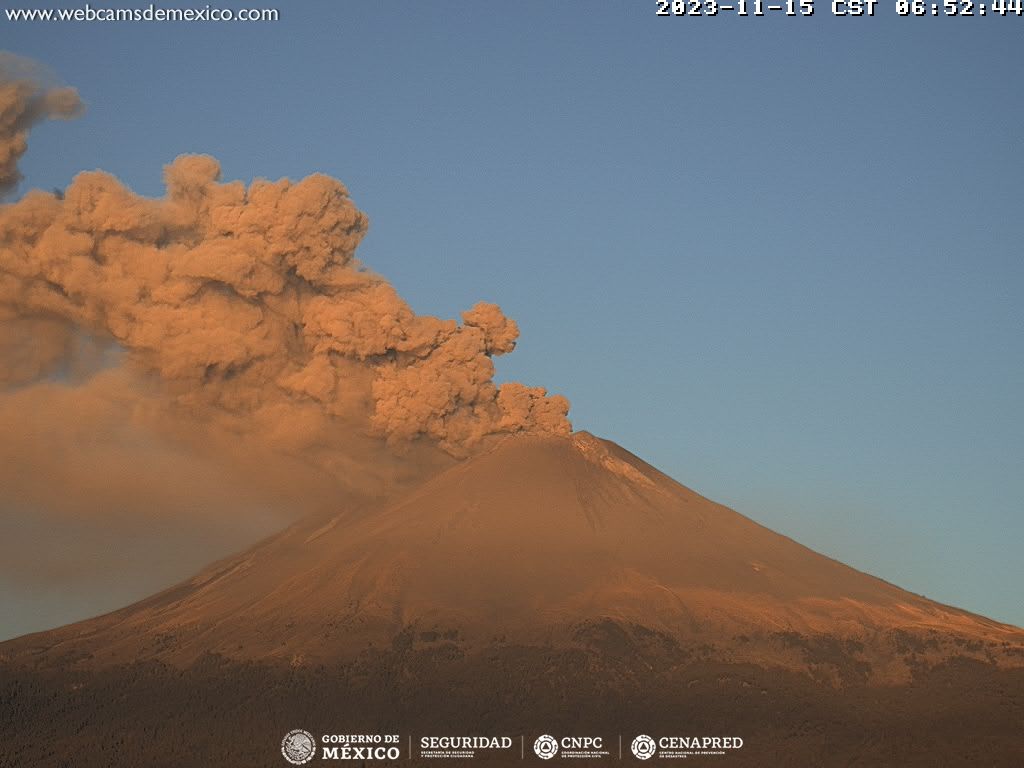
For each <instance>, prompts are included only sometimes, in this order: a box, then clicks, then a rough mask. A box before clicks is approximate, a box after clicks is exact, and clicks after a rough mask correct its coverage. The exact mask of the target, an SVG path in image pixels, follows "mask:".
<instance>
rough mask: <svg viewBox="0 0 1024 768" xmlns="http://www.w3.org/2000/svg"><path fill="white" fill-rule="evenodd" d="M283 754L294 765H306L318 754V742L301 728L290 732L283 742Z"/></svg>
mask: <svg viewBox="0 0 1024 768" xmlns="http://www.w3.org/2000/svg"><path fill="white" fill-rule="evenodd" d="M281 754H282V755H284V759H285V760H287V761H288V762H289V763H291V764H292V765H305V764H306V763H308V762H309V761H310V760H312V759H313V756H314V755H315V754H316V740H315V739H314V738H313V734H312V733H310V732H309V731H304V730H302V729H301V728H296V729H295V730H292V731H288V733H287V734H286V735H285V737H284V739H282V740H281Z"/></svg>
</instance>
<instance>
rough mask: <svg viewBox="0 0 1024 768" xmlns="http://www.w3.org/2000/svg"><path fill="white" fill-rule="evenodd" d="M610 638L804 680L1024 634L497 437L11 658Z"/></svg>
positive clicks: (289, 652)
mask: <svg viewBox="0 0 1024 768" xmlns="http://www.w3.org/2000/svg"><path fill="white" fill-rule="evenodd" d="M595 628H599V629H595ZM610 628H616V629H614V630H612V629H610ZM607 631H613V632H614V633H618V634H622V633H625V635H624V636H627V637H631V638H633V640H636V639H637V638H639V637H646V638H650V637H656V638H660V640H659V641H658V642H660V643H663V644H666V647H674V648H686V647H694V646H700V647H704V648H713V649H714V652H715V653H716V654H718V655H720V656H722V657H725V658H728V659H729V660H732V661H748V660H752V661H757V662H758V663H766V662H771V663H776V664H783V665H787V666H796V667H801V666H804V665H805V664H806V658H805V656H806V652H807V651H806V647H805V646H807V643H811V645H814V644H815V643H819V644H820V643H821V642H825V643H826V646H827V647H832V646H831V645H829V644H830V643H840V644H842V647H844V648H846V649H847V650H850V649H854V650H853V651H850V652H854V651H855V652H856V653H857V654H858V658H859V659H860V660H861V662H862V663H864V664H872V665H874V667H875V668H876V669H877V670H880V671H881V672H880V674H885V675H893V674H895V675H897V676H898V675H899V674H901V670H902V672H905V671H906V669H905V664H904V661H905V659H904V657H905V655H906V653H905V652H904V651H899V652H898V650H897V646H900V644H902V645H904V646H906V645H908V644H909V646H912V647H913V648H919V649H920V653H922V654H930V655H931V656H933V657H935V658H942V657H944V656H947V655H950V654H952V653H953V652H954V651H955V652H957V653H960V652H963V651H964V650H965V649H968V650H970V649H973V652H974V653H975V655H977V656H978V657H979V658H985V659H987V660H990V661H993V662H997V663H1008V664H1013V663H1018V664H1019V663H1020V662H1021V661H1022V658H1021V656H1022V655H1024V650H1022V649H1024V633H1022V632H1021V631H1020V630H1018V629H1016V628H1014V627H1009V626H1006V625H1002V624H999V623H997V622H993V621H990V620H987V619H984V618H981V617H978V616H974V615H972V614H969V613H966V612H964V611H960V610H957V609H954V608H949V607H947V606H943V605H939V604H937V603H934V602H931V601H929V600H926V599H924V598H922V597H919V596H917V595H913V594H910V593H908V592H905V591H903V590H901V589H898V588H897V587H895V586H893V585H891V584H888V583H886V582H884V581H881V580H879V579H876V578H874V577H872V576H868V575H866V574H863V573H860V572H858V571H856V570H854V569H852V568H849V567H847V566H845V565H843V564H841V563H838V562H836V561H834V560H831V559H829V558H827V557H824V556H822V555H819V554H817V553H815V552H813V551H811V550H809V549H807V548H806V547H803V546H801V545H799V544H797V543H796V542H794V541H792V540H791V539H788V538H786V537H784V536H780V535H779V534H776V533H774V532H772V531H770V530H768V529H766V528H764V527H762V526H760V525H758V524H756V523H754V522H752V521H751V520H749V519H747V518H745V517H743V516H742V515H739V514H737V513H736V512H734V511H732V510H730V509H728V508H726V507H723V506H721V505H718V504H715V503H713V502H711V501H708V500H707V499H705V498H703V497H702V496H700V495H698V494H696V493H694V492H693V491H691V490H689V489H687V488H685V487H683V486H682V485H679V484H678V483H676V482H675V481H673V480H671V479H670V478H668V477H667V476H665V475H663V474H662V473H660V472H658V471H657V470H656V469H654V468H653V467H651V466H650V465H648V464H646V463H644V462H643V461H641V460H640V459H638V458H637V457H635V456H633V455H632V454H630V453H629V452H627V451H625V450H623V449H622V448H620V447H619V446H617V445H615V444H614V443H611V442H608V441H604V440H600V439H598V438H596V437H594V436H592V435H590V434H587V433H576V434H573V435H571V436H568V437H536V436H511V437H505V438H502V439H500V440H499V441H498V442H497V443H496V444H494V445H493V446H492V447H491V448H490V449H489V450H486V451H484V452H481V453H479V454H477V455H475V456H473V457H472V458H469V459H467V460H465V461H463V462H461V463H459V464H456V465H455V466H453V467H451V468H450V469H447V470H445V471H443V472H441V473H439V474H437V475H435V476H434V477H433V478H431V479H430V480H428V481H427V482H425V483H423V484H422V485H420V486H418V487H416V488H415V489H413V490H412V491H410V492H407V493H405V494H403V495H401V496H399V497H397V498H395V499H392V500H390V501H385V502H379V503H376V504H371V505H366V506H364V507H361V508H352V509H346V510H342V511H341V512H339V513H338V514H337V515H335V516H333V517H331V518H329V519H324V518H322V517H321V518H311V519H308V520H305V521H302V522H300V523H298V524H296V525H294V526H292V527H291V528H289V529H287V530H285V531H283V532H281V533H280V534H278V535H276V536H274V537H272V538H270V539H268V540H266V541H264V542H262V543H260V544H259V545H257V546H255V547H253V548H252V549H251V550H249V551H247V552H245V553H242V554H240V555H238V556H236V557H232V558H228V559H226V560H224V561H222V562H220V563H217V564H215V565H213V566H211V567H210V568H208V569H206V570H205V571H204V572H202V573H200V574H199V575H198V576H196V577H195V578H193V579H191V580H190V581H188V582H185V583H183V584H181V585H179V586H177V587H174V588H171V589H169V590H166V591H165V592H163V593H160V594H158V595H155V596H154V597H152V598H149V599H148V600H144V601H142V602H140V603H137V604H135V605H133V606H129V607H128V608H125V609H123V610H121V611H118V612H116V613H113V614H109V615H107V616H102V617H99V618H97V619H93V620H90V621H86V622H82V623H80V624H75V625H71V626H69V627H64V628H62V629H59V630H55V631H53V632H49V633H41V634H39V635H33V636H28V637H26V638H22V639H20V640H17V641H12V643H8V644H6V646H2V647H0V648H2V649H4V650H6V651H7V652H8V653H15V654H21V653H24V652H26V651H29V650H31V651H34V652H39V653H41V654H42V656H41V658H55V657H59V658H63V659H65V660H69V661H70V660H84V659H91V660H92V662H93V663H97V662H99V663H112V662H117V661H120V660H125V659H137V658H158V659H163V660H165V661H170V662H173V663H182V664H185V663H189V662H190V661H192V660H195V659H198V658H200V657H202V656H203V655H204V654H206V653H210V652H214V653H218V654H221V655H223V656H228V657H235V658H243V659H284V660H289V661H292V662H294V663H303V662H307V661H314V660H319V661H331V660H345V659H351V658H354V657H356V656H357V655H359V654H361V653H363V652H364V651H366V650H367V649H373V648H392V647H394V644H395V643H396V642H406V640H402V639H401V638H426V639H427V640H424V642H433V641H435V640H437V639H441V640H443V641H444V642H449V643H453V644H455V645H457V646H458V647H460V648H461V649H462V650H463V651H469V650H471V649H477V650H480V649H482V648H486V647H488V646H490V645H493V644H494V643H500V644H508V643H518V644H523V645H529V646H558V647H567V646H568V647H573V646H579V645H580V644H583V645H586V644H587V643H589V642H592V641H593V638H594V633H595V632H607ZM822 638H825V640H822ZM801 648H803V650H800V649H801ZM915 652H916V651H915ZM901 653H902V654H903V656H900V654H901ZM897 656H899V657H900V659H901V660H898V661H896V662H893V661H892V658H894V657H897Z"/></svg>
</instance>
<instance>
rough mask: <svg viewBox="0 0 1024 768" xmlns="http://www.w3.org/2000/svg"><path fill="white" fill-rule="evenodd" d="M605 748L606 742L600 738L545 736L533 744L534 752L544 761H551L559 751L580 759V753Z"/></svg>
mask: <svg viewBox="0 0 1024 768" xmlns="http://www.w3.org/2000/svg"><path fill="white" fill-rule="evenodd" d="M603 747H604V742H603V740H602V737H600V736H563V737H562V738H561V739H556V738H555V737H554V736H550V735H548V734H544V735H543V736H540V737H538V739H537V740H536V741H535V742H533V751H534V752H535V753H536V754H537V757H539V758H540V759H542V760H550V759H551V758H552V757H554V756H555V755H557V754H558V752H559V750H561V751H562V752H566V753H570V754H568V756H569V757H578V756H579V755H578V753H580V752H593V751H595V750H600V749H602V748H603Z"/></svg>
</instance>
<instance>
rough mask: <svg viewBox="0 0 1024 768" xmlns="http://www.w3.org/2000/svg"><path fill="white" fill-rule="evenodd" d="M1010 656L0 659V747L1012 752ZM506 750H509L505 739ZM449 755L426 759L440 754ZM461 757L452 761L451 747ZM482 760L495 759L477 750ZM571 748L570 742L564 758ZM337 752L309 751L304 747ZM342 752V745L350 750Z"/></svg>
mask: <svg viewBox="0 0 1024 768" xmlns="http://www.w3.org/2000/svg"><path fill="white" fill-rule="evenodd" d="M1022 723H1024V670H1022V669H1013V670H1000V669H997V668H996V667H994V666H992V665H989V664H986V663H984V662H980V661H977V660H969V659H956V658H954V659H952V660H949V661H947V662H944V663H942V664H940V665H938V666H935V667H931V668H927V667H925V666H923V665H922V666H921V667H920V668H918V669H917V671H916V672H915V675H914V679H913V680H912V682H910V683H909V684H906V685H901V686H882V687H879V686H865V685H861V684H856V683H854V684H850V685H845V686H843V687H841V688H835V687H833V686H832V685H829V684H826V683H821V682H815V681H813V680H812V679H810V678H809V677H808V676H807V675H805V674H799V673H795V672H788V671H782V670H779V669H764V668H761V667H757V666H754V665H742V664H724V663H718V662H715V661H713V660H711V659H707V658H703V659H702V658H701V654H700V653H699V652H695V653H692V654H689V655H688V657H687V658H686V659H685V660H682V659H677V660H675V661H673V660H671V659H666V658H661V659H658V658H655V657H652V656H650V655H648V656H644V655H633V656H630V657H625V656H623V657H618V658H615V657H610V656H609V655H608V654H604V653H599V652H595V651H593V650H587V649H577V650H564V649H563V650H555V649H544V648H529V647H516V646H495V647H493V648H491V649H489V650H487V651H485V652H483V653H474V654H472V655H465V654H462V653H461V652H460V651H459V650H458V648H457V646H456V645H454V644H448V643H444V642H440V643H438V644H436V645H434V646H433V647H430V648H419V649H415V648H414V649H402V648H395V649H394V650H393V651H390V652H388V653H367V654H364V655H363V656H362V657H361V658H360V659H359V660H358V661H357V662H356V663H353V664H349V665H346V666H343V667H310V666H299V667H289V666H286V665H280V666H274V665H271V664H266V663H238V662H234V661H229V660H226V659H224V658H222V657H217V656H208V657H206V658H204V659H203V660H201V661H200V662H199V663H197V664H195V665H193V666H192V667H190V668H188V669H184V670H182V669H176V668H173V667H170V666H166V665H164V664H162V663H160V662H154V661H150V662H142V663H137V664H132V665H126V666H120V667H112V668H105V669H93V670H85V669H64V670H58V669H52V668H49V669H42V670H30V669H28V668H26V667H23V666H14V665H2V666H0V765H3V766H18V768H21V767H22V766H24V767H26V768H33V767H34V766H47V767H49V766H53V767H54V768H61V767H63V766H68V767H69V768H70V767H72V766H73V767H74V768H92V767H93V766H95V767H96V768H99V767H100V766H102V767H103V768H108V767H110V766H131V767H132V768H137V767H138V766H147V767H148V768H158V767H160V766H168V767H169V766H174V767H175V768H182V767H183V766H196V767H197V768H198V767H200V766H223V768H243V767H244V768H258V767H261V766H270V767H276V768H280V766H283V765H286V763H285V762H284V760H283V759H282V757H281V754H280V743H281V739H282V737H283V735H284V734H285V733H286V732H287V731H289V730H291V729H293V728H304V729H306V730H308V731H310V732H311V733H313V734H315V735H316V736H317V737H318V738H319V735H320V734H325V733H327V734H333V733H395V734H400V735H401V737H402V747H403V749H402V759H401V763H402V764H405V765H415V764H417V763H418V762H420V761H417V760H409V759H407V757H406V745H407V738H408V736H410V735H411V736H412V737H413V739H414V740H415V739H416V738H418V737H419V736H422V735H510V736H515V737H516V740H517V742H518V736H519V735H520V734H522V735H524V736H525V737H526V744H527V746H526V760H525V763H533V764H541V761H540V760H538V759H537V758H535V757H534V756H533V755H532V753H531V750H530V745H531V744H532V741H533V739H534V738H536V737H537V736H538V735H540V734H542V733H552V734H556V735H559V736H564V735H603V736H604V737H605V739H606V745H608V744H610V745H611V746H612V750H611V751H612V757H611V758H610V759H605V760H604V762H605V763H619V761H618V759H617V758H618V755H617V752H618V735H619V734H621V735H622V737H623V743H624V744H625V745H627V746H626V747H625V750H624V755H623V761H622V763H632V764H640V763H639V761H637V760H635V759H633V757H632V755H631V754H630V753H629V751H628V744H629V740H630V739H632V738H633V736H635V735H637V734H639V733H647V734H652V735H655V736H667V735H682V736H699V735H719V736H726V735H727V736H740V737H741V738H742V739H743V740H744V746H743V748H742V749H740V750H738V751H734V752H732V753H730V754H726V755H723V756H715V757H692V758H690V759H688V760H687V762H686V763H685V765H690V766H692V765H695V764H710V765H716V766H723V767H724V766H768V765H771V766H811V765H813V766H857V765H863V766H929V767H932V766H939V765H941V766H960V765H963V766H979V765H984V766H1007V767H1008V768H1009V767H1010V766H1014V767H1017V766H1021V765H1024V732H1022V730H1021V727H1022V726H1021V724H1022ZM514 751H515V752H516V754H515V756H514V757H515V759H514V760H512V761H511V763H514V764H517V765H523V764H525V763H523V762H521V761H520V759H519V754H518V750H514ZM446 762H450V761H441V760H424V761H422V763H424V764H430V765H434V766H439V765H442V764H445V763H446ZM463 762H465V761H463ZM472 762H474V763H475V762H485V763H486V764H488V765H497V764H499V763H500V762H506V763H508V762H510V761H509V759H508V757H507V756H506V757H505V758H504V759H503V760H495V759H493V758H492V759H490V760H488V759H478V760H475V761H472ZM585 762H586V761H582V760H574V761H573V764H580V763H585ZM311 764H312V765H318V764H338V763H334V762H333V761H321V760H320V756H319V754H318V756H317V758H316V759H315V760H314V761H313V762H312V763H311ZM348 764H352V763H348Z"/></svg>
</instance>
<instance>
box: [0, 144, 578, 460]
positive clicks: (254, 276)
mask: <svg viewBox="0 0 1024 768" xmlns="http://www.w3.org/2000/svg"><path fill="white" fill-rule="evenodd" d="M164 175H165V180H166V186H167V194H166V197H164V198H162V199H158V200H152V199H147V198H142V197H139V196H137V195H135V194H134V193H132V192H131V191H130V190H128V189H126V188H125V187H124V186H122V185H121V184H120V183H119V182H118V181H117V180H116V179H115V178H113V177H112V176H110V175H108V174H105V173H100V172H90V173H83V174H80V175H79V176H78V177H76V178H75V180H74V181H73V182H72V184H71V185H70V186H68V188H67V189H66V190H65V192H64V197H63V199H58V198H57V197H56V196H54V195H52V194H44V193H40V192H32V193H29V194H28V195H26V197H25V198H24V199H23V200H21V201H20V202H18V203H15V204H13V205H9V206H6V207H4V208H3V209H2V211H0V248H2V256H0V311H2V312H3V313H4V315H6V316H7V317H8V318H9V320H10V322H8V323H7V325H8V326H9V330H8V332H7V334H6V342H7V343H6V345H5V348H7V349H9V350H10V351H9V352H8V353H7V354H9V355H10V356H11V358H12V360H15V361H16V364H12V365H11V366H10V367H8V368H7V369H6V370H7V373H6V375H7V376H8V377H10V378H14V379H16V380H20V381H22V382H24V381H26V380H31V379H32V378H33V377H37V376H38V375H39V374H41V373H43V372H46V371H52V370H54V369H56V368H59V367H60V366H61V365H63V364H64V363H65V361H66V360H67V357H68V354H69V346H71V345H72V342H73V341H74V338H75V336H76V334H79V333H81V332H82V331H84V332H86V333H87V334H89V335H90V336H91V337H98V338H109V339H111V340H112V341H113V342H116V344H117V345H118V346H119V347H120V348H122V349H123V350H125V351H126V352H127V353H128V355H129V357H130V362H131V364H132V365H134V366H136V367H139V368H141V369H142V370H144V371H145V372H148V373H152V374H154V375H155V376H157V377H158V378H159V379H160V380H161V381H163V382H165V383H166V384H167V386H168V387H169V391H170V392H173V393H174V400H175V401H176V402H177V403H179V404H186V405H195V406H196V407H200V408H205V407H210V406H216V407H217V408H219V409H221V410H223V412H224V413H225V414H230V415H234V416H244V417H245V419H246V420H247V421H248V422H249V423H250V424H251V425H253V426H254V427H256V428H264V429H266V430H268V432H272V431H275V430H286V431H291V430H293V429H295V428H296V427H297V425H299V424H301V425H303V426H305V427H307V429H306V430H305V432H306V434H305V438H308V439H314V438H315V436H316V434H317V433H318V432H320V431H330V430H332V429H348V430H352V429H360V428H362V427H365V428H367V429H368V430H369V431H370V432H373V433H376V434H379V435H381V436H382V437H384V438H386V439H387V440H388V441H389V443H390V444H392V445H393V446H397V447H401V446H403V445H406V444H408V443H409V442H410V441H412V440H414V439H415V438H419V437H425V438H428V439H430V440H434V441H436V442H437V443H438V444H439V445H441V446H442V447H443V448H445V449H446V450H448V451H450V452H453V453H457V454H462V453H465V452H466V451H467V450H469V449H471V448H472V447H473V446H474V445H476V444H477V443H479V441H480V440H481V439H482V438H483V437H484V436H486V435H488V434H493V433H498V432H520V431H527V432H549V433H565V432H568V430H569V425H568V422H567V421H566V413H567V411H568V403H567V402H566V401H565V400H564V399H563V398H559V397H553V398H549V397H547V396H546V395H545V392H544V391H543V390H542V389H539V388H528V387H524V386H522V385H519V384H514V383H513V384H506V385H505V386H503V387H501V388H500V389H499V388H498V387H497V386H496V385H495V384H494V383H493V381H492V378H493V375H494V366H493V364H492V362H491V357H492V356H493V355H499V354H504V353H506V352H509V351H511V350H512V349H513V347H514V346H515V339H516V337H517V335H518V329H517V328H516V325H515V323H514V322H513V321H511V320H509V319H508V318H506V317H505V316H504V315H503V314H502V312H501V310H500V309H499V308H498V307H496V306H495V305H493V304H485V303H480V304H477V305H476V306H475V307H473V308H472V309H470V310H469V311H468V312H465V313H464V314H463V317H462V320H463V322H462V324H461V325H460V324H457V323H456V322H454V321H451V320H440V319H438V318H435V317H424V316H417V315H416V314H415V313H413V311H412V310H411V309H410V308H409V306H408V305H407V304H406V303H405V302H404V301H403V300H402V299H401V297H400V296H399V295H398V294H397V293H396V292H395V290H394V288H392V286H391V285H390V284H389V283H387V282H386V281H385V280H383V279H382V278H380V277H378V276H376V275H374V274H371V273H370V272H367V271H365V270H364V269H362V268H361V267H360V265H359V264H358V262H357V261H356V260H355V257H354V254H355V250H356V246H357V245H358V244H359V241H360V239H361V238H362V237H363V235H364V233H365V232H366V227H367V221H366V217H365V216H364V215H363V214H362V213H361V212H360V211H358V210H357V209H356V208H355V206H354V205H353V204H352V202H351V200H350V199H349V196H348V193H347V192H346V190H345V187H344V186H342V185H341V184H340V183H339V182H337V181H334V180H333V179H330V178H328V177H326V176H320V175H315V176H311V177H309V178H307V179H304V180H302V181H300V182H298V183H292V182H289V181H278V182H268V181H256V182H254V183H253V184H252V185H251V186H249V187H248V188H246V187H245V186H244V185H242V184H241V183H237V182H236V183H228V184H221V183H219V182H218V177H219V175H220V169H219V167H218V165H217V162H216V161H215V160H213V159H212V158H210V157H205V156H183V157H180V158H178V159H177V160H176V161H174V163H172V164H171V165H169V166H168V167H167V168H166V170H165V174H164ZM12 337H13V338H12ZM19 337H21V338H22V339H24V340H31V342H32V343H31V345H30V349H29V351H26V345H25V344H24V343H18V338H19ZM343 424H344V425H347V426H343ZM295 439H299V440H302V439H303V436H299V435H297V436H295Z"/></svg>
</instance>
